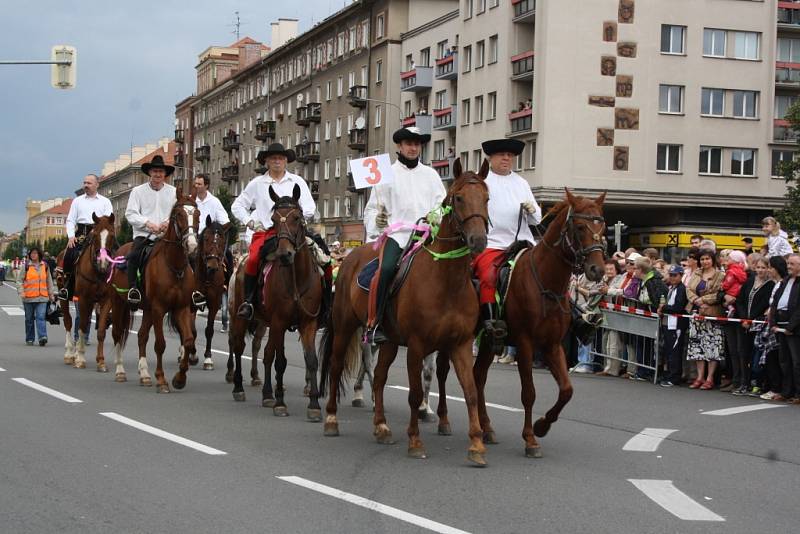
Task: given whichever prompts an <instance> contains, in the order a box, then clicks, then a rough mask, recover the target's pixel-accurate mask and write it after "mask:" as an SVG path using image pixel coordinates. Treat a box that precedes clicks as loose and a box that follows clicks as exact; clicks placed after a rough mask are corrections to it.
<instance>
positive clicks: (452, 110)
mask: <svg viewBox="0 0 800 534" xmlns="http://www.w3.org/2000/svg"><path fill="white" fill-rule="evenodd" d="M457 122H458V106H455V105H453V106H449V107H446V108H442V109H434V110H433V129H434V130H449V129H451V128H455V127H456V124H457Z"/></svg>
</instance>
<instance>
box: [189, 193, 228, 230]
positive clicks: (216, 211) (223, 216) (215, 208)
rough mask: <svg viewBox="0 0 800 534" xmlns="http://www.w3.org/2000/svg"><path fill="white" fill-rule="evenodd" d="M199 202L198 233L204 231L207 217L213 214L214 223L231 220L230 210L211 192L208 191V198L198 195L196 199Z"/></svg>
mask: <svg viewBox="0 0 800 534" xmlns="http://www.w3.org/2000/svg"><path fill="white" fill-rule="evenodd" d="M194 202H195V204H197V209H198V210H200V226H199V230H198V233H202V232H203V229H204V228H205V227H206V217H207V216H209V215H210V216H211V222H212V223H215V222H216V223H219V224H227V223H229V222H231V220H230V218H229V217H228V212H227V211H225V208H224V207H223V206H222V202H220V201H219V199H218V198H217V197H215V196H214V195H212V194H211V193H209V192H206V198H200V197H197V198H195V199H194Z"/></svg>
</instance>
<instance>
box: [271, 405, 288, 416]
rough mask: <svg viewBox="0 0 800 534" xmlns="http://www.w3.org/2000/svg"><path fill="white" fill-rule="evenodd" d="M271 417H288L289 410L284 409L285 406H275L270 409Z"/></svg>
mask: <svg viewBox="0 0 800 534" xmlns="http://www.w3.org/2000/svg"><path fill="white" fill-rule="evenodd" d="M272 415H274V416H275V417H288V416H289V410H287V409H286V406H275V407H274V408H272Z"/></svg>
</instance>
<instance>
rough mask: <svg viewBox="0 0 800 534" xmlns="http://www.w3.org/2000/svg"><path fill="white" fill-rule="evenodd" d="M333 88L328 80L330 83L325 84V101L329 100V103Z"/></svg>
mask: <svg viewBox="0 0 800 534" xmlns="http://www.w3.org/2000/svg"><path fill="white" fill-rule="evenodd" d="M331 87H332V85H331V82H330V80H328V83H326V84H325V100H327V101H328V102H330V101H331Z"/></svg>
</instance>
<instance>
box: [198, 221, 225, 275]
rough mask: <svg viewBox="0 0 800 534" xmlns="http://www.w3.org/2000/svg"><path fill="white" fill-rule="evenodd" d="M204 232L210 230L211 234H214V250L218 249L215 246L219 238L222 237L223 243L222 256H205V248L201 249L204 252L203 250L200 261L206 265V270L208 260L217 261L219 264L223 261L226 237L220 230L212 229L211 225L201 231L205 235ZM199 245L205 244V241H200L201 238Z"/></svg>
mask: <svg viewBox="0 0 800 534" xmlns="http://www.w3.org/2000/svg"><path fill="white" fill-rule="evenodd" d="M206 230H211V231H212V232H214V241H213V245H214V248H215V249H218V247H217V246H216V245H217V241H218V239H219V237H220V236H222V235H224V237H223V243H222V254H206V253H205V246H204V247H203V249H204V250H203V256H202V259H203V262H204V263H205V264H206V268H208V262H209V260H217V261H218V262H220V263H223V262H224V261H225V250H227V249H228V235H227V233H225V232H223V231H222V229H221V228H217V227H214V226H213V225H212V226H207V227H206V228H205V229H204V230H203V233H205V231H206ZM200 243H203V244H204V243H205V240H204V239H202V236H201V239H200Z"/></svg>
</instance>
